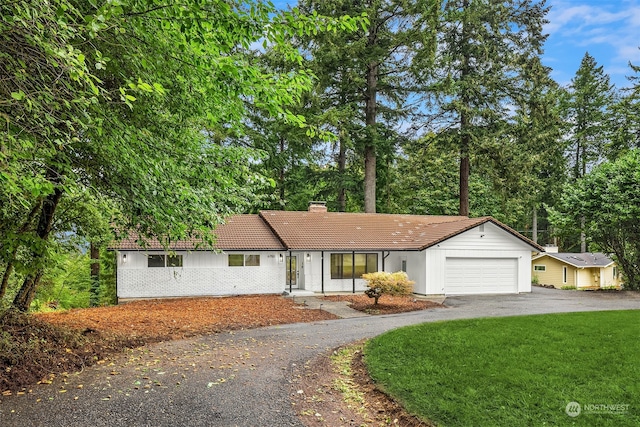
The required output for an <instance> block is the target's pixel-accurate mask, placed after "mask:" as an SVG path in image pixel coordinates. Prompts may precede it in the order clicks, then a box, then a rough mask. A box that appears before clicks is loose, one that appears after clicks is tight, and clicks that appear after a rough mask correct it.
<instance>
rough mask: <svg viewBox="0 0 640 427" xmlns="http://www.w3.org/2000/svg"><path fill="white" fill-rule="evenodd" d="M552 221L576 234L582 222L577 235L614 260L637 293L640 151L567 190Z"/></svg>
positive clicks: (605, 165)
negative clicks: (582, 232) (583, 235)
mask: <svg viewBox="0 0 640 427" xmlns="http://www.w3.org/2000/svg"><path fill="white" fill-rule="evenodd" d="M551 219H552V222H553V223H554V225H555V227H557V228H558V229H560V230H562V231H564V232H575V231H576V230H579V228H580V224H581V223H582V221H584V227H585V229H584V230H579V231H584V232H585V234H586V235H587V236H589V239H590V241H591V243H592V245H594V246H595V247H596V248H597V249H600V250H602V251H604V252H606V253H609V254H612V255H613V256H614V257H615V259H616V261H617V263H618V265H619V267H620V269H621V271H622V274H623V276H624V283H625V287H626V288H628V289H634V290H638V289H640V151H638V150H637V149H634V150H631V151H629V152H628V153H627V154H625V155H624V156H622V157H620V158H619V159H617V160H616V161H614V162H607V163H603V164H601V165H600V166H598V167H596V168H595V169H594V170H592V171H591V172H589V173H588V174H587V175H585V176H584V177H582V178H581V179H579V180H577V181H576V182H575V184H573V185H570V186H568V187H567V188H566V190H565V193H564V195H563V197H562V201H561V204H560V206H559V207H558V208H556V209H552V211H551Z"/></svg>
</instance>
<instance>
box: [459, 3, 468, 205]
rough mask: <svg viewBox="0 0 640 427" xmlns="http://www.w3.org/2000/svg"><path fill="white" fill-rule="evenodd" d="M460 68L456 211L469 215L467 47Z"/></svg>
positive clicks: (464, 33) (465, 37)
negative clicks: (458, 172) (458, 180)
mask: <svg viewBox="0 0 640 427" xmlns="http://www.w3.org/2000/svg"><path fill="white" fill-rule="evenodd" d="M468 7H469V4H468V0H465V1H463V2H462V8H463V9H464V11H465V12H466V11H467V8H468ZM466 19H467V18H466V17H463V21H462V43H465V44H469V34H468V25H466V22H465V21H466ZM463 52H464V53H463V57H462V69H461V73H460V80H461V81H462V83H463V85H462V86H463V92H462V96H461V101H462V106H461V108H462V110H461V111H460V206H459V210H458V213H459V215H462V216H469V175H470V169H471V168H470V166H469V148H470V146H471V135H470V134H469V110H470V104H471V102H470V101H469V97H468V95H467V93H466V91H465V85H466V84H467V83H468V82H467V79H468V76H469V74H470V70H469V58H468V55H469V52H468V49H464V50H463Z"/></svg>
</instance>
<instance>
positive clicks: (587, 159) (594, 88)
mask: <svg viewBox="0 0 640 427" xmlns="http://www.w3.org/2000/svg"><path fill="white" fill-rule="evenodd" d="M612 104H613V85H612V84H611V83H610V82H609V76H608V75H607V74H606V73H605V72H604V70H603V67H602V66H598V64H597V63H596V60H595V59H594V58H593V57H592V56H591V55H589V52H586V53H585V54H584V57H583V58H582V61H581V62H580V68H578V71H577V72H576V75H575V77H574V78H573V79H572V80H571V85H570V86H569V91H568V100H567V104H566V107H565V108H566V111H567V119H568V120H569V122H570V123H571V125H570V136H569V139H570V141H571V147H570V148H571V152H572V157H573V161H572V166H573V174H572V175H573V178H574V179H578V178H580V177H582V176H584V175H585V174H586V173H587V171H588V170H589V168H590V167H592V166H594V165H595V164H597V163H598V162H600V161H601V160H602V159H603V155H604V147H605V144H606V143H607V141H608V137H609V125H610V122H609V117H610V116H609V109H610V108H611V106H612Z"/></svg>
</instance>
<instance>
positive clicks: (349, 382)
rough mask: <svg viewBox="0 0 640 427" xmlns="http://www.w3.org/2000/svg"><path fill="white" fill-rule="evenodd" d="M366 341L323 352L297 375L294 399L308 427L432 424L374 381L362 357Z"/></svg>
mask: <svg viewBox="0 0 640 427" xmlns="http://www.w3.org/2000/svg"><path fill="white" fill-rule="evenodd" d="M362 348H363V343H358V344H354V345H350V346H347V347H345V348H341V349H336V350H335V351H334V352H333V354H332V355H323V356H320V357H318V358H316V359H315V360H313V361H310V362H309V363H307V364H305V366H304V367H303V368H302V369H301V370H300V371H299V372H298V373H297V374H296V376H295V378H294V383H293V384H292V388H291V396H292V397H291V398H292V404H293V407H294V410H295V411H296V413H297V414H298V418H299V419H300V420H301V421H302V423H303V424H304V425H305V426H307V427H318V426H331V427H352V426H358V427H367V426H368V427H374V426H375V427H378V426H402V427H431V426H432V425H433V424H429V423H425V422H423V421H422V420H420V419H418V418H416V417H414V416H413V415H411V414H409V413H408V412H407V411H405V410H404V408H403V407H402V406H401V405H400V404H399V403H398V402H396V401H394V400H393V399H391V398H390V397H389V396H387V395H386V394H385V393H383V392H382V391H381V390H380V389H379V388H378V387H377V386H376V384H375V383H374V382H373V381H372V380H371V377H370V376H369V374H368V372H367V368H366V366H365V364H364V362H363V360H362V358H363V354H362Z"/></svg>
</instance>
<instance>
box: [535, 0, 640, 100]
mask: <svg viewBox="0 0 640 427" xmlns="http://www.w3.org/2000/svg"><path fill="white" fill-rule="evenodd" d="M547 4H548V5H550V6H551V11H550V12H549V14H548V15H547V18H548V20H549V21H550V22H549V24H548V25H547V26H546V27H545V32H546V33H548V34H549V38H548V39H547V43H546V44H545V53H544V56H543V62H544V64H545V65H547V66H549V67H551V68H553V70H554V71H553V74H552V76H553V78H554V79H555V80H556V81H557V82H558V83H560V84H561V85H568V84H569V83H570V82H571V78H572V77H573V76H574V75H575V73H576V71H577V69H578V67H580V61H581V60H582V57H583V56H584V53H585V52H586V51H588V52H589V53H590V54H591V56H593V57H594V58H595V59H596V61H597V62H598V64H599V65H603V66H604V71H605V72H606V73H607V74H609V76H610V77H611V82H612V83H615V84H616V86H617V87H618V88H620V87H625V86H627V85H628V82H627V80H626V79H625V76H627V75H630V74H631V69H630V68H629V66H628V63H629V61H631V62H632V63H633V64H634V65H640V49H638V47H639V46H640V0H547Z"/></svg>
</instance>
